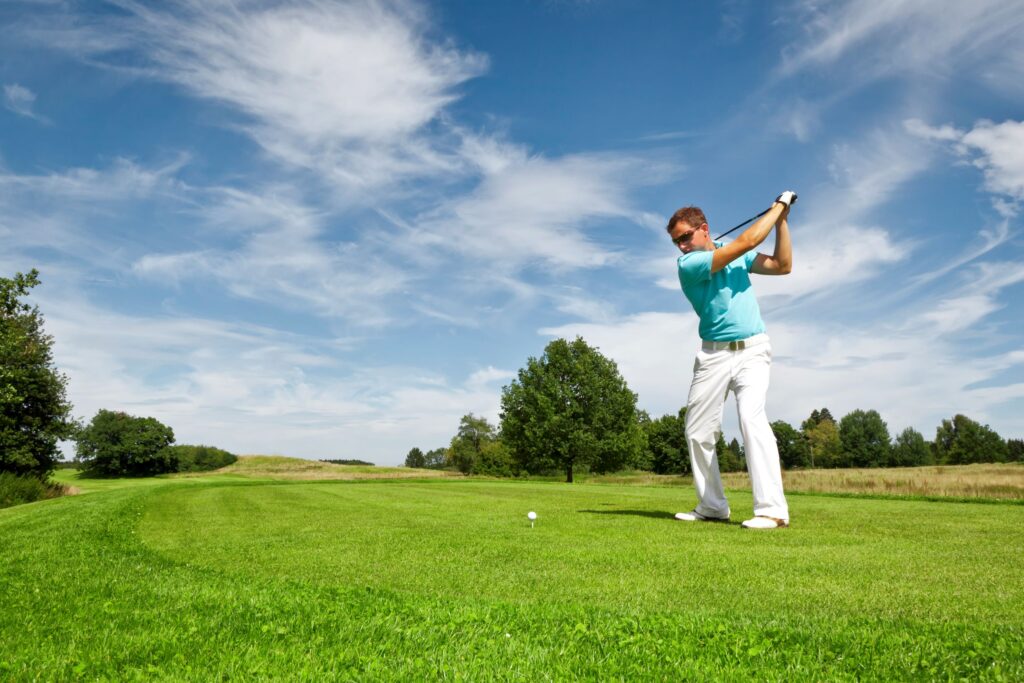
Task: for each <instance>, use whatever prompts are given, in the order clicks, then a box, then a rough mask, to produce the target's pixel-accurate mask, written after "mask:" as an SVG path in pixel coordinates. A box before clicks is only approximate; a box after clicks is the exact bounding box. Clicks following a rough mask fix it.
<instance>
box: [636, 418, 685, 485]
mask: <svg viewBox="0 0 1024 683" xmlns="http://www.w3.org/2000/svg"><path fill="white" fill-rule="evenodd" d="M641 425H642V427H643V430H644V432H645V434H646V436H647V454H648V455H647V459H648V461H649V463H650V468H651V470H652V471H653V472H656V473H657V474H688V473H689V472H690V449H689V447H688V446H687V445H686V408H685V407H684V408H682V409H680V411H679V414H678V415H662V416H661V417H659V418H658V419H656V420H647V421H646V422H641Z"/></svg>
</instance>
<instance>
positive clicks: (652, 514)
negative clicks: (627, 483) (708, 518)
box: [576, 503, 740, 526]
mask: <svg viewBox="0 0 1024 683" xmlns="http://www.w3.org/2000/svg"><path fill="white" fill-rule="evenodd" d="M602 504H603V503H602ZM576 512H584V513H587V514H591V515H628V516H630V517H649V518H651V519H667V520H671V521H673V522H676V521H677V520H676V515H675V513H674V512H661V511H655V510H577V511H576ZM678 523H679V524H683V522H678ZM706 523H707V524H716V525H720V526H740V523H739V522H735V521H728V522H718V521H715V522H706ZM690 524H695V522H690Z"/></svg>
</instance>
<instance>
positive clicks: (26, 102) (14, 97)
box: [4, 83, 49, 123]
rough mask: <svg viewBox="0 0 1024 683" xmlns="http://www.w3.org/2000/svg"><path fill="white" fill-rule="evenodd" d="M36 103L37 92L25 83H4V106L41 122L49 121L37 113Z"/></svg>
mask: <svg viewBox="0 0 1024 683" xmlns="http://www.w3.org/2000/svg"><path fill="white" fill-rule="evenodd" d="M35 103H36V94H35V93H34V92H32V91H31V90H29V89H28V88H26V87H25V86H23V85H19V84H17V83H8V84H5V85H4V106H5V107H6V108H7V109H10V110H11V111H13V112H14V113H15V114H19V115H21V116H24V117H26V118H30V119H35V120H36V121H39V122H41V123H49V119H47V118H46V117H45V116H40V115H39V114H37V113H36V112H35V111H34V110H33V108H34V107H35Z"/></svg>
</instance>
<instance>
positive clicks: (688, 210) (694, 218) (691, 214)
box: [665, 206, 708, 232]
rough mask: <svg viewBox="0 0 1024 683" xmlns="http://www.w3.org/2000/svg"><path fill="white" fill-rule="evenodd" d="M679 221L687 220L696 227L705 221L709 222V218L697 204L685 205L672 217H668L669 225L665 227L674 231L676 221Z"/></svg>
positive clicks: (669, 230)
mask: <svg viewBox="0 0 1024 683" xmlns="http://www.w3.org/2000/svg"><path fill="white" fill-rule="evenodd" d="M679 221H686V222H687V223H689V224H690V225H692V226H693V227H695V228H699V227H700V226H701V225H703V224H704V223H707V222H708V219H707V218H706V217H705V216H704V212H703V211H701V210H700V208H699V207H696V206H684V207H683V208H681V209H679V210H678V211H676V212H675V213H674V214H672V218H670V219H668V227H666V228H665V230H666V231H667V232H672V229H673V228H675V227H676V223H678V222H679Z"/></svg>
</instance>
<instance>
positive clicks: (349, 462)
mask: <svg viewBox="0 0 1024 683" xmlns="http://www.w3.org/2000/svg"><path fill="white" fill-rule="evenodd" d="M320 462H329V463H331V464H333V465H363V466H366V467H376V465H374V464H373V463H372V462H366V461H365V460H324V459H321V460H320Z"/></svg>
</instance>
